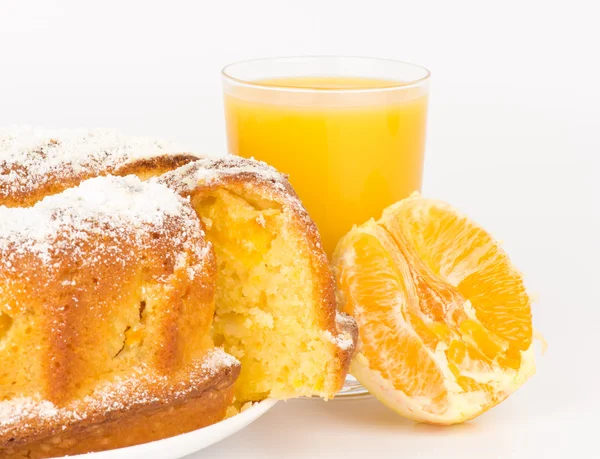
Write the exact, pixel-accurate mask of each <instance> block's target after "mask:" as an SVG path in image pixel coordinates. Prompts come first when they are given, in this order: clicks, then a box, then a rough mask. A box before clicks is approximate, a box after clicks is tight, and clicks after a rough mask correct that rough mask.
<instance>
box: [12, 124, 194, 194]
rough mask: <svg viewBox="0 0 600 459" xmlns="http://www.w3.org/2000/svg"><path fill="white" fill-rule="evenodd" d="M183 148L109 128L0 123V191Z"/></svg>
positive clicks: (21, 189)
mask: <svg viewBox="0 0 600 459" xmlns="http://www.w3.org/2000/svg"><path fill="white" fill-rule="evenodd" d="M184 151H186V149H185V148H184V147H183V146H182V145H178V144H176V143H173V142H166V141H162V140H157V139H148V138H138V137H129V136H124V135H121V134H119V133H118V132H117V131H114V130H107V129H69V130H67V129H57V130H51V129H43V128H33V127H28V126H11V127H1V128H0V196H10V195H14V194H23V193H28V192H31V191H32V190H34V189H39V188H42V187H44V186H46V185H47V184H51V183H53V182H56V181H57V180H60V178H61V177H68V178H72V177H79V176H82V175H86V176H95V175H100V174H101V173H102V174H105V173H113V172H115V170H116V169H118V168H119V167H121V166H123V165H125V164H127V163H130V162H132V161H135V160H138V159H142V158H152V157H156V156H162V155H165V154H168V153H178V152H179V153H181V152H184Z"/></svg>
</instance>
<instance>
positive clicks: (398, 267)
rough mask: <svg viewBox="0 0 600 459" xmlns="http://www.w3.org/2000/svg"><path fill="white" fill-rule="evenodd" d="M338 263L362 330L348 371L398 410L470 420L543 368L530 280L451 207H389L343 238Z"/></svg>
mask: <svg viewBox="0 0 600 459" xmlns="http://www.w3.org/2000/svg"><path fill="white" fill-rule="evenodd" d="M333 266H334V272H335V274H336V280H337V287H338V295H339V305H340V308H341V309H342V310H343V311H345V312H347V313H349V314H351V315H353V316H354V317H355V318H356V320H357V322H358V325H359V330H360V345H359V346H360V347H359V351H358V353H357V355H356V356H355V358H354V360H353V362H352V364H351V367H350V372H351V373H352V374H353V375H354V376H355V377H356V378H357V379H358V380H359V381H360V382H361V383H362V384H363V385H364V386H365V387H366V388H367V389H368V390H369V391H370V392H371V393H372V394H373V395H375V396H376V397H378V398H379V399H380V400H381V401H382V402H384V403H385V404H387V405H388V406H390V407H391V408H392V409H394V410H396V411H397V412H399V413H400V414H402V415H404V416H406V417H408V418H410V419H413V420H415V421H421V422H429V423H434V424H454V423H459V422H463V421H466V420H468V419H472V418H474V417H476V416H478V415H479V414H481V413H483V412H484V411H486V410H488V409H489V408H491V407H493V406H494V405H496V404H498V403H500V402H501V401H502V400H504V399H505V398H506V397H508V396H509V395H510V394H511V393H512V392H514V391H515V390H516V389H517V388H518V387H520V386H521V385H522V384H523V383H524V382H525V380H526V379H527V378H528V377H529V376H531V375H532V374H533V373H534V371H535V365H534V358H533V349H532V335H533V331H532V324H531V308H530V304H531V299H530V297H529V295H528V294H527V292H526V290H525V287H524V285H523V280H522V277H521V274H520V273H519V271H517V269H516V268H515V267H514V266H513V265H512V264H511V262H510V260H509V259H508V256H507V255H506V253H505V252H504V251H503V250H502V249H501V248H500V246H499V245H498V243H497V242H496V241H494V239H493V238H492V237H491V236H490V235H489V234H488V233H487V232H486V231H485V230H484V229H482V228H481V227H480V226H478V225H477V224H475V223H474V222H472V221H471V220H469V219H468V218H467V217H466V216H464V215H461V214H460V213H459V212H458V211H457V210H456V209H454V208H452V207H451V206H450V205H448V204H446V203H444V202H440V201H435V200H430V199H425V198H422V197H420V196H418V195H413V196H412V197H410V198H407V199H405V200H403V201H400V202H398V203H397V204H394V205H392V206H390V207H389V208H387V209H386V210H385V211H384V213H383V216H382V217H381V219H380V220H378V221H373V220H371V221H369V222H367V223H365V224H364V225H362V226H360V227H355V228H354V229H352V231H350V232H349V233H348V234H347V235H346V236H344V237H343V238H342V240H341V241H340V242H339V244H338V246H337V249H336V251H335V254H334V257H333Z"/></svg>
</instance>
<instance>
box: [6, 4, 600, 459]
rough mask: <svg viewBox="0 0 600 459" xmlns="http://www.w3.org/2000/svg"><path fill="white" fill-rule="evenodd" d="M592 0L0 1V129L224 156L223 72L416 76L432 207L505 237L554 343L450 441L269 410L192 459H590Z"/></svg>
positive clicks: (339, 405) (305, 410)
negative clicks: (271, 62)
mask: <svg viewBox="0 0 600 459" xmlns="http://www.w3.org/2000/svg"><path fill="white" fill-rule="evenodd" d="M596 4H597V2H596V1H595V0H590V1H587V2H584V1H578V0H570V1H563V2H555V1H551V0H546V1H543V2H534V1H526V0H521V1H509V0H504V1H501V2H490V1H482V0H479V1H463V0H452V1H439V2H433V1H424V0H421V1H418V0H412V1H409V2H405V1H400V0H397V1H376V0H370V1H366V0H363V1H360V2H354V1H350V0H346V1H327V0H320V1H313V0H303V1H294V2H292V1H284V0H279V1H261V0H253V1H242V0H240V1H233V0H229V1H217V0H214V1H210V2H209V1H206V2H202V1H191V0H190V1H177V0H170V1H162V2H155V1H141V0H140V1H127V0H121V1H110V0H103V1H95V2H93V1H51V0H46V1H41V0H40V1H25V0H21V1H6V0H0V125H3V124H20V123H28V124H37V125H44V126H55V127H75V126H90V127H95V126H105V127H117V128H121V129H122V130H123V131H125V132H128V133H132V134H143V135H154V136H160V137H174V138H177V139H179V140H182V141H186V142H188V143H189V144H191V145H192V146H194V147H195V149H197V150H200V151H205V152H223V151H225V138H224V127H223V114H222V107H221V87H220V77H219V71H220V69H221V67H223V66H224V65H225V64H227V63H229V62H232V61H236V60H240V59H246V58H254V57H267V56H279V55H307V54H343V55H366V56H378V57H387V58H394V59H401V60H407V61H412V62H415V63H419V64H422V65H425V66H427V67H428V68H430V69H431V71H432V73H433V80H432V97H431V111H430V123H429V135H428V147H427V160H426V173H425V189H424V191H425V194H426V195H428V196H432V197H439V198H443V199H445V200H447V201H450V202H451V203H453V204H454V205H456V206H458V207H460V208H461V209H463V210H464V211H465V212H467V213H468V214H470V215H471V216H472V217H474V218H475V219H476V220H478V221H479V222H481V223H482V224H483V225H484V226H486V227H487V228H488V229H489V230H491V231H492V232H493V233H494V234H495V235H497V237H498V238H500V239H502V240H504V241H505V247H506V249H507V250H508V252H509V254H511V255H512V258H513V260H514V261H515V263H516V264H517V265H518V266H519V267H520V269H521V270H522V271H523V272H524V273H525V275H526V281H527V283H528V286H529V287H530V289H531V291H532V292H534V293H535V294H536V295H537V298H538V301H537V303H536V305H535V307H534V324H535V326H536V327H537V328H538V329H539V330H540V331H541V332H542V333H543V334H544V336H545V337H546V339H547V340H548V342H549V345H550V347H549V350H548V352H547V353H546V354H545V355H544V356H543V357H541V358H539V361H538V373H537V375H536V376H535V377H534V378H533V379H532V380H531V381H529V382H528V383H527V384H526V385H525V386H524V387H523V388H522V389H521V390H520V391H519V392H517V393H516V394H515V395H514V396H512V397H511V398H510V399H509V400H508V401H506V402H505V403H504V404H502V405H501V406H499V407H497V408H495V409H494V410H492V411H491V412H489V413H487V414H485V415H483V416H481V417H480V418H479V419H477V420H475V421H472V422H469V423H467V424H465V425H462V426H457V427H453V428H434V427H428V426H421V425H415V424H413V423H411V422H408V421H405V420H403V419H401V418H400V417H398V416H397V415H395V414H394V413H392V412H391V411H389V410H387V409H386V408H384V407H382V406H380V405H379V404H378V403H377V402H376V401H374V400H366V401H355V402H343V401H334V402H328V403H323V402H315V401H293V402H288V403H279V404H278V405H277V406H276V407H275V408H274V409H273V410H272V411H271V412H269V413H268V414H267V415H266V416H265V417H263V418H261V419H260V420H258V421H257V422H256V423H255V424H253V425H252V426H251V427H249V428H248V429H247V430H245V431H243V432H241V433H239V434H237V435H235V436H233V437H231V438H229V439H227V440H225V441H223V442H221V443H219V444H218V445H216V446H213V447H212V448H210V449H208V450H206V451H205V452H203V453H199V454H198V455H197V456H194V457H195V458H197V459H200V458H226V457H257V458H258V457H261V458H269V457H273V458H280V457H293V458H296V457H298V458H300V457H307V458H313V457H315V458H316V457H327V458H329V457H441V456H443V457H455V456H456V457H463V458H471V457H472V458H479V457H527V458H530V457H566V456H567V455H570V456H573V457H599V456H598V455H599V454H600V453H599V450H598V447H597V438H596V437H597V435H598V433H597V429H598V426H599V425H600V424H599V421H598V413H599V412H600V395H599V394H600V388H599V387H598V386H599V382H598V375H599V373H600V372H599V371H598V369H597V366H598V364H599V359H598V354H597V352H596V348H597V345H598V339H597V337H596V336H597V335H598V332H599V328H600V327H599V321H600V312H599V311H600V293H599V292H600V288H599V286H598V284H599V282H600V268H599V264H598V260H599V258H600V243H599V242H598V241H599V239H600V217H599V215H600V204H599V202H600V186H599V180H598V175H599V170H598V166H599V164H600V160H599V156H600V64H599V57H600V51H599V49H598V48H599V47H600V33H599V30H600V26H599V19H598V18H599V17H600V16H599V14H598V12H596V11H595V8H594V6H595V5H596Z"/></svg>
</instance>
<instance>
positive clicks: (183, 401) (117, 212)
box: [0, 176, 239, 459]
mask: <svg viewBox="0 0 600 459" xmlns="http://www.w3.org/2000/svg"><path fill="white" fill-rule="evenodd" d="M149 197H151V199H149ZM215 270H216V265H215V260H214V255H213V251H212V249H211V247H210V244H209V243H208V241H207V240H206V238H205V235H204V232H203V231H202V228H201V224H200V222H199V220H198V218H197V217H196V215H195V213H194V211H193V210H192V208H191V206H190V204H189V202H188V201H187V200H185V199H182V198H180V197H179V196H178V195H177V194H175V193H173V192H172V191H171V190H169V189H168V188H167V187H165V186H163V185H160V184H157V183H150V182H141V181H140V180H139V179H138V178H136V177H134V176H130V177H99V178H95V179H91V180H88V181H86V182H83V183H82V184H81V185H80V186H78V187H76V188H72V189H69V190H67V191H64V192H63V193H60V194H58V195H55V196H50V197H47V198H45V199H43V200H42V201H40V202H38V203H37V204H36V205H34V206H33V207H29V208H6V207H0V458H3V459H4V458H14V457H27V458H42V457H54V456H62V455H65V454H76V453H83V452H88V451H97V450H105V449H111V448H116V447H122V446H129V445H133V444H137V443H142V442H147V441H151V440H156V439H160V438H164V437H167V436H171V435H176V434H179V433H182V432H186V431H190V430H193V429H196V428H199V427H202V426H205V425H207V424H211V423H213V422H216V421H218V420H220V419H221V418H222V417H223V416H224V414H225V411H226V409H227V406H228V405H229V404H230V403H231V401H232V397H233V383H234V381H235V379H236V377H237V376H238V373H239V362H238V361H237V360H236V359H235V358H233V357H231V356H230V355H228V354H226V353H225V352H223V351H222V350H221V349H215V348H214V346H213V342H212V339H211V323H212V318H213V314H214V290H215V288H214V287H215V281H214V279H215Z"/></svg>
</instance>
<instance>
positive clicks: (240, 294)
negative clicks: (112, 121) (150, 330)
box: [152, 156, 358, 402]
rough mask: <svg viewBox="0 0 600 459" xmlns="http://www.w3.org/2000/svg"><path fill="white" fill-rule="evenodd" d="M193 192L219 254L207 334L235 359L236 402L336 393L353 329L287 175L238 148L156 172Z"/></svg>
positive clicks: (174, 185)
mask: <svg viewBox="0 0 600 459" xmlns="http://www.w3.org/2000/svg"><path fill="white" fill-rule="evenodd" d="M152 181H156V182H158V183H162V184H166V185H167V186H169V187H170V188H172V189H173V190H175V191H177V192H178V193H179V194H181V195H182V196H184V197H186V198H189V199H190V200H191V204H192V206H193V208H194V209H195V210H196V212H197V213H198V215H199V217H200V219H201V220H202V222H203V223H204V227H205V231H206V235H207V238H208V240H209V241H211V242H212V244H213V246H214V250H215V255H216V260H217V273H216V278H217V286H216V300H215V301H216V313H215V319H214V324H213V329H212V334H213V339H214V340H215V343H216V344H217V345H222V346H223V347H224V349H225V350H226V352H228V353H230V354H232V355H234V356H235V357H237V358H238V359H239V360H240V362H241V364H242V370H241V374H240V378H239V380H238V382H237V384H236V392H235V394H236V399H237V400H238V401H239V402H245V401H248V400H261V399H263V398H265V397H273V398H279V399H286V398H291V397H299V396H320V397H323V398H325V399H329V398H332V397H333V396H334V395H335V394H336V393H337V392H338V391H339V389H340V388H341V387H342V385H343V383H344V379H345V376H346V372H347V370H348V366H349V364H350V360H351V358H352V355H353V353H354V349H355V346H356V341H357V335H358V329H357V326H356V322H355V321H354V319H352V318H351V317H350V316H346V315H344V314H342V313H338V312H336V300H335V291H334V283H333V277H332V274H331V271H330V268H329V264H328V260H327V257H326V255H325V253H324V251H323V249H322V247H321V242H320V237H319V233H318V231H317V228H316V226H315V224H314V223H313V221H312V220H311V219H310V217H309V216H308V214H307V212H306V210H305V209H304V207H303V206H302V204H301V202H300V200H299V199H298V196H297V195H296V193H295V192H294V190H293V189H292V187H291V186H290V184H289V182H288V180H287V177H286V176H284V175H282V174H280V173H279V172H277V171H276V170H275V169H274V168H272V167H270V166H268V165H267V164H265V163H262V162H259V161H255V160H253V159H244V158H240V157H236V156H227V157H223V158H216V159H215V158H212V159H211V158H207V159H203V160H199V161H195V162H192V163H189V164H188V165H186V166H182V167H180V168H178V169H176V170H174V171H171V172H168V173H166V174H164V175H162V176H160V177H157V178H155V179H152Z"/></svg>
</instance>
